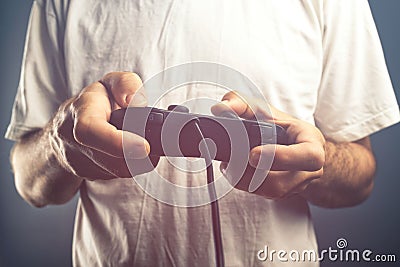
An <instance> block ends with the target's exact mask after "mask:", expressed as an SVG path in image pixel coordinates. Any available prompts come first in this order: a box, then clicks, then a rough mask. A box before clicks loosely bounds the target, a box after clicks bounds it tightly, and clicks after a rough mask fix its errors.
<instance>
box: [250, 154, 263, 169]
mask: <svg viewBox="0 0 400 267" xmlns="http://www.w3.org/2000/svg"><path fill="white" fill-rule="evenodd" d="M259 161H260V153H255V152H251V153H250V158H249V164H250V165H251V166H252V167H254V168H257V165H258V162H259Z"/></svg>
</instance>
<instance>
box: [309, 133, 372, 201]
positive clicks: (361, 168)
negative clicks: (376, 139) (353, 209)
mask: <svg viewBox="0 0 400 267" xmlns="http://www.w3.org/2000/svg"><path fill="white" fill-rule="evenodd" d="M325 151H326V154H325V157H326V158H325V164H324V174H323V176H322V177H321V178H319V179H316V180H314V181H313V182H311V183H310V185H309V186H308V187H307V189H306V190H305V191H304V192H303V196H305V197H306V199H308V200H309V201H310V202H311V203H312V204H314V205H317V206H322V207H327V208H339V207H348V206H354V205H357V204H359V203H361V202H362V201H364V200H365V199H366V198H367V197H368V196H369V194H370V193H371V191H372V188H373V178H374V174H375V168H376V164H375V159H374V156H373V154H372V151H371V148H370V143H369V139H368V138H365V139H362V140H360V141H359V142H352V143H333V142H329V141H327V142H326V145H325Z"/></svg>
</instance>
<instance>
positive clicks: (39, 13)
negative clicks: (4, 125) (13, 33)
mask: <svg viewBox="0 0 400 267" xmlns="http://www.w3.org/2000/svg"><path fill="white" fill-rule="evenodd" d="M29 25H30V26H29V30H28V37H27V43H26V49H25V51H26V52H25V57H24V63H23V68H22V74H21V82H20V87H19V91H18V95H17V98H16V102H15V107H14V111H13V118H12V122H11V124H10V127H9V130H8V132H7V137H8V138H10V139H14V140H17V143H16V145H15V147H14V149H13V152H12V165H13V169H14V172H15V181H16V187H17V189H18V192H19V193H20V194H21V196H22V197H23V198H24V199H26V200H27V201H28V202H29V203H31V204H33V205H35V206H39V207H40V206H44V205H48V204H61V203H65V202H66V201H68V200H69V199H71V198H72V197H73V195H74V194H75V193H76V192H77V191H78V190H79V191H80V202H79V204H78V208H77V217H76V225H75V235H74V252H73V253H74V264H75V265H76V266H93V265H96V266H97V265H100V266H108V265H118V266H119V265H121V266H132V265H135V266H157V265H165V266H207V265H213V261H214V254H213V245H212V239H213V236H212V234H211V231H210V229H211V226H210V222H211V219H210V215H209V207H208V206H201V207H196V208H182V207H174V206H170V205H166V204H163V203H161V202H159V201H157V200H155V199H153V198H152V197H150V196H148V195H147V194H146V193H145V192H143V191H142V189H141V188H139V187H138V185H136V184H135V182H134V181H132V179H123V178H119V177H125V178H129V177H132V176H133V175H139V174H143V173H148V172H150V171H151V170H152V169H153V168H154V166H153V165H149V164H144V162H145V158H146V157H147V155H148V152H149V144H148V143H147V142H146V141H145V140H144V139H142V138H140V137H138V136H136V135H133V134H129V133H126V132H125V133H122V132H121V131H118V130H116V129H115V128H114V127H113V126H112V125H110V124H109V123H108V120H109V117H110V113H111V111H112V110H113V109H114V108H115V107H114V106H117V107H126V106H127V105H128V103H129V102H130V100H131V99H132V98H133V95H135V93H136V92H137V91H138V90H139V88H140V86H141V84H142V80H144V81H146V80H148V79H149V78H150V77H151V76H153V75H154V74H156V73H158V72H160V71H162V70H163V69H165V68H167V67H170V66H173V65H177V64H180V63H184V62H188V61H210V62H218V63H222V64H225V65H228V66H231V67H233V68H235V69H237V70H238V71H240V72H242V73H244V74H245V75H247V76H248V77H249V78H250V79H252V80H253V81H254V82H255V84H257V86H258V87H259V88H260V89H261V90H262V92H263V94H264V95H265V97H266V99H268V101H269V103H271V104H272V105H273V106H275V107H276V108H278V109H280V110H282V111H278V110H275V109H274V108H272V111H273V112H272V114H273V116H274V120H275V122H276V123H277V124H279V125H282V126H283V127H285V128H286V129H287V132H288V134H289V138H290V141H291V143H292V145H290V146H287V147H286V146H277V147H276V151H275V158H274V161H273V164H272V168H271V171H270V172H267V170H266V169H268V168H267V167H268V166H265V165H266V164H264V163H265V161H264V156H267V157H268V154H269V153H268V149H266V148H265V147H257V148H255V149H253V150H252V153H251V158H250V162H249V166H248V168H247V172H246V173H245V174H244V176H243V178H242V180H241V181H240V182H239V184H238V185H237V188H236V189H234V190H232V191H231V192H229V193H228V194H227V195H226V196H225V197H223V198H221V199H220V200H219V203H220V216H221V224H222V236H223V241H224V251H225V260H226V265H227V266H257V265H263V264H264V263H263V262H260V261H258V260H257V257H256V256H257V255H256V253H257V251H258V250H259V249H260V248H263V247H264V245H266V244H267V245H268V247H269V248H271V249H276V250H280V249H282V250H286V251H290V250H297V251H302V250H309V249H314V250H316V241H315V235H314V231H313V228H312V223H311V220H310V216H309V210H308V205H307V201H308V202H311V203H313V204H315V205H319V206H323V207H344V206H351V205H356V204H358V203H360V202H362V201H363V200H364V199H365V198H366V197H367V196H368V195H369V193H370V192H371V190H372V187H373V174H374V171H375V160H374V157H373V154H372V151H371V146H370V142H369V138H368V135H370V134H371V133H373V132H375V131H377V130H379V129H382V128H384V127H387V126H389V125H392V124H394V123H396V122H398V121H399V112H398V106H397V103H396V100H395V98H394V94H393V90H392V87H391V84H390V79H389V76H388V73H387V70H386V67H385V63H384V58H383V54H382V51H381V48H380V44H379V38H378V36H377V33H376V30H375V26H374V24H373V20H372V17H371V14H370V11H369V7H368V3H367V1H345V0H340V1H338V0H335V1H334V0H326V1H257V2H254V3H253V2H252V3H251V4H249V3H245V2H244V1H237V2H233V1H221V2H217V3H215V1H201V2H189V1H185V2H183V3H177V2H176V1H166V2H163V3H157V4H155V3H148V2H146V3H143V2H139V1H137V2H136V1H135V2H132V1H109V2H105V1H84V2H83V1H76V0H75V1H74V0H71V1H56V0H54V1H36V2H34V5H33V8H32V14H31V19H30V24H29ZM126 70H130V72H126ZM121 71H124V72H121ZM106 73H108V74H106ZM134 73H136V74H134ZM96 81H97V82H96ZM234 89H237V90H239V91H240V88H234ZM190 92H191V93H193V90H191V91H190ZM149 93H153V92H149ZM217 95H220V94H219V93H216V94H215V95H212V97H216V96H217ZM188 96H190V95H188ZM172 100H175V99H173V98H172V97H169V98H168V97H167V98H166V99H165V101H166V102H168V101H172ZM222 100H223V102H222V104H219V105H216V106H215V107H214V108H213V112H214V113H216V114H217V115H218V114H220V113H221V112H222V111H223V110H225V109H226V108H227V107H229V108H230V109H232V110H234V111H235V112H236V113H238V115H240V116H241V117H244V118H251V117H253V114H252V112H251V111H249V109H248V108H247V104H246V101H244V100H243V99H242V98H241V97H240V96H239V94H237V93H235V92H230V93H228V94H225V95H224V96H223V98H222ZM134 102H135V103H134V104H135V105H139V106H141V105H145V104H146V103H145V102H146V99H145V97H144V96H142V97H141V99H140V94H136V95H135V101H134ZM114 104H115V105H114ZM259 109H260V110H259V112H261V113H263V112H264V111H263V110H265V109H267V107H265V106H259ZM289 114H290V115H289ZM122 134H124V144H125V145H126V146H127V147H129V148H131V149H132V151H130V152H131V153H130V155H131V156H132V158H133V159H134V160H135V162H136V163H135V164H134V166H135V170H134V173H131V172H130V170H128V168H127V166H126V162H125V159H124V157H123V147H122ZM27 155H29V157H28V156H27ZM157 160H158V159H153V163H154V165H157V168H159V169H161V171H164V172H165V173H168V174H169V175H168V176H170V177H179V179H180V180H188V179H187V178H188V177H189V176H190V175H189V174H185V173H182V172H179V171H178V170H175V169H173V168H171V166H168V164H167V163H166V162H165V161H163V160H162V159H160V162H159V163H158V164H157ZM146 162H147V161H146ZM223 167H224V165H222V169H224V168H223ZM253 167H256V168H258V169H260V170H263V171H265V175H266V176H267V179H266V181H265V182H264V183H263V184H262V185H261V187H260V188H258V189H257V190H256V191H255V192H252V193H250V192H248V191H247V189H248V184H249V181H250V179H251V173H252V171H254V169H252V168H253ZM223 173H224V174H225V175H226V176H227V177H228V178H229V176H230V175H234V174H230V173H227V172H225V171H223ZM201 175H203V176H204V174H200V177H202V176H201ZM203 178H204V177H203ZM149 180H151V177H150V176H149ZM188 183H189V182H188ZM194 183H195V182H194ZM271 264H276V265H278V264H283V263H281V262H277V261H274V262H271ZM292 264H293V263H289V265H292ZM297 264H298V265H302V264H303V265H304V266H311V265H313V264H317V263H310V262H305V263H304V262H303V263H301V262H299V263H297Z"/></svg>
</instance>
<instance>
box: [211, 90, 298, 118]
mask: <svg viewBox="0 0 400 267" xmlns="http://www.w3.org/2000/svg"><path fill="white" fill-rule="evenodd" d="M211 112H212V113H213V114H214V115H216V116H219V115H220V114H222V113H223V112H234V113H236V114H238V115H239V116H240V117H242V118H244V119H251V120H253V119H257V120H262V121H268V120H288V119H293V117H292V116H290V115H288V114H286V113H284V112H282V111H280V110H278V109H276V108H275V107H273V106H271V105H269V104H268V103H266V102H265V101H262V100H260V99H254V98H249V97H246V96H243V95H240V94H239V93H238V92H236V91H230V92H228V93H226V94H225V95H224V96H223V97H222V101H221V102H220V103H217V104H216V105H214V106H212V107H211Z"/></svg>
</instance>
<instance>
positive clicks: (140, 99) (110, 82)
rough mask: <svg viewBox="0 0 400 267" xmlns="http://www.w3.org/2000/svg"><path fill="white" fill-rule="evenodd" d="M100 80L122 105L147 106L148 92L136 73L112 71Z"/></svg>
mask: <svg viewBox="0 0 400 267" xmlns="http://www.w3.org/2000/svg"><path fill="white" fill-rule="evenodd" d="M100 82H101V83H102V84H103V85H104V87H106V89H107V91H108V92H109V94H110V95H112V97H113V98H114V100H115V102H116V103H117V104H118V105H119V106H120V107H123V108H126V107H128V106H147V96H146V92H145V90H144V88H143V83H142V80H141V79H140V77H139V75H137V74H136V73H133V72H110V73H108V74H106V75H105V76H104V77H103V78H102V79H101V80H100Z"/></svg>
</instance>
